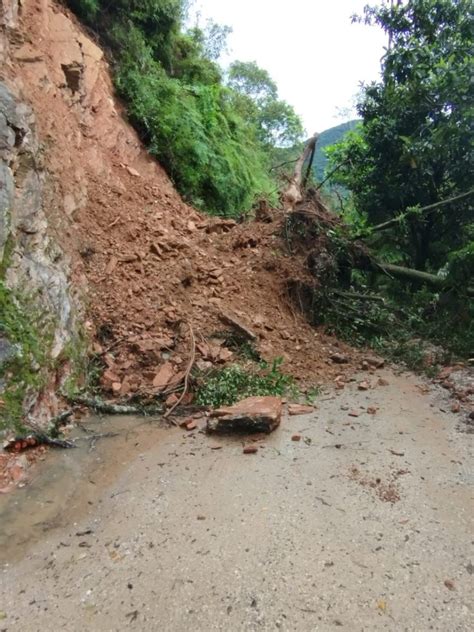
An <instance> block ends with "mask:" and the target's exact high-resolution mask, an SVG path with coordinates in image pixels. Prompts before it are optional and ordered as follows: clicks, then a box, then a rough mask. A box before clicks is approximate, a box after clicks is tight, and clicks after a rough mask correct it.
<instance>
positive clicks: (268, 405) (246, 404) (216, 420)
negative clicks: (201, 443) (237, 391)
mask: <svg viewBox="0 0 474 632" xmlns="http://www.w3.org/2000/svg"><path fill="white" fill-rule="evenodd" d="M281 409H282V402H281V399H280V398H279V397H271V396H267V397H248V398H247V399H244V400H242V401H241V402H238V403H237V404H235V405H234V406H224V407H222V408H218V409H217V410H214V411H212V412H211V417H210V419H208V421H207V431H208V432H211V433H212V432H216V433H221V434H229V433H233V432H236V433H255V432H265V433H269V432H272V430H275V428H276V427H277V426H278V425H279V424H280V421H281Z"/></svg>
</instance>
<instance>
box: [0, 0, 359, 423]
mask: <svg viewBox="0 0 474 632" xmlns="http://www.w3.org/2000/svg"><path fill="white" fill-rule="evenodd" d="M15 7H16V3H15V2H13V0H11V2H10V8H11V11H10V14H9V16H10V17H9V22H8V26H7V27H6V28H5V29H4V30H3V35H2V37H3V46H2V51H3V61H4V64H3V71H2V80H3V87H2V90H3V91H4V92H3V94H4V95H5V96H4V100H3V102H2V108H3V110H2V112H3V113H4V115H5V116H6V117H7V119H6V120H7V126H6V128H5V134H6V135H9V134H10V133H13V134H14V131H13V132H12V130H16V129H20V130H22V131H21V133H19V134H17V144H16V145H14V146H12V149H11V151H10V153H9V154H8V155H5V156H4V165H5V167H6V170H4V172H2V173H5V174H6V175H7V177H8V180H7V182H6V183H5V187H6V189H7V190H9V189H11V187H12V183H13V186H14V187H15V189H16V192H17V193H16V196H15V199H14V201H13V203H12V204H11V205H10V207H8V206H6V207H4V208H3V210H2V213H3V215H2V219H3V224H2V225H5V226H6V227H7V228H6V238H5V239H4V243H6V244H7V245H8V248H5V249H4V252H3V260H2V268H1V269H2V287H3V288H4V292H5V293H4V299H3V300H4V304H3V305H4V309H7V310H9V312H10V313H11V319H10V320H9V321H7V322H6V323H5V322H4V323H3V334H2V335H3V336H4V337H5V336H6V338H3V339H4V340H5V341H6V342H5V344H7V345H10V346H9V348H10V350H11V353H12V354H13V356H12V358H11V359H10V360H9V361H8V362H7V363H6V364H4V369H3V379H4V382H3V384H4V385H3V393H2V401H3V406H2V407H1V408H0V413H1V414H2V418H3V420H4V421H3V425H4V427H5V424H6V427H8V426H9V425H11V424H12V423H13V422H17V421H20V420H21V418H22V417H24V418H26V419H29V420H32V421H33V420H34V421H38V420H40V421H43V422H46V421H47V420H48V419H49V418H50V417H51V416H52V415H54V414H55V413H56V412H57V411H58V409H60V407H61V405H62V404H61V399H60V398H59V399H58V397H57V393H58V391H59V390H64V389H68V390H69V391H71V390H76V389H78V388H81V386H84V385H85V382H84V380H86V379H87V378H88V376H89V375H90V371H91V369H90V366H89V360H88V358H89V355H90V354H91V353H92V354H93V355H94V358H95V361H96V363H98V364H96V366H98V367H99V368H100V371H101V372H103V371H105V374H104V377H103V379H102V387H103V388H104V389H105V392H106V393H107V394H108V395H115V396H116V397H122V398H127V397H130V396H131V395H134V396H137V395H139V394H142V395H144V396H148V397H149V396H153V395H154V394H156V393H157V392H159V391H160V389H159V388H158V387H157V386H156V384H157V383H158V382H159V381H160V379H159V378H157V376H158V375H159V374H160V372H161V371H164V372H165V373H166V372H168V374H169V375H168V379H169V380H170V379H171V377H173V379H174V380H175V381H176V384H179V383H180V382H181V381H182V379H183V371H184V368H185V367H186V365H187V363H188V362H189V348H190V339H189V331H190V328H192V329H193V331H194V335H195V336H196V337H197V339H198V340H199V341H200V342H201V343H202V345H203V346H201V347H200V351H199V354H200V356H201V359H202V361H203V362H204V364H202V367H203V368H206V367H207V368H209V367H212V366H213V365H214V364H216V363H217V364H218V363H221V362H224V361H228V360H229V359H231V358H233V357H234V352H233V351H232V350H225V349H224V348H222V342H220V341H219V339H218V338H216V334H219V333H222V332H223V331H226V325H225V323H224V322H223V314H225V313H227V312H229V311H231V312H233V313H234V314H235V315H236V317H238V318H240V319H242V321H243V322H244V323H246V325H247V326H250V327H252V329H253V330H254V332H255V346H256V348H257V351H258V353H259V355H260V357H261V358H263V359H265V360H267V361H269V362H271V361H272V360H274V359H275V358H282V359H283V360H284V364H283V369H284V371H285V372H287V373H289V374H291V375H293V376H295V377H296V378H303V377H304V378H305V381H306V382H307V383H308V384H309V385H310V386H314V385H317V384H318V383H321V382H324V381H325V380H327V379H333V378H334V377H336V376H337V375H339V374H341V368H340V367H337V366H335V365H334V364H333V363H332V362H331V361H330V360H329V356H330V355H331V354H332V353H334V352H335V351H336V350H337V349H340V347H341V344H340V343H339V342H338V341H337V340H335V339H334V338H331V337H329V336H327V335H326V334H325V333H324V330H322V329H321V330H319V331H318V330H315V329H314V328H312V327H311V326H310V325H309V324H308V323H307V322H306V321H305V318H304V316H303V315H302V314H300V313H299V312H298V309H297V308H295V307H294V305H293V301H292V299H291V298H290V296H289V290H288V288H289V284H290V282H291V279H294V278H295V279H298V278H305V276H306V275H307V271H306V270H305V269H304V262H303V263H301V262H298V261H295V260H294V258H293V257H291V256H290V255H289V253H288V250H287V247H286V245H285V241H284V240H283V241H282V239H281V237H280V234H281V224H280V220H279V218H278V217H277V216H276V217H273V218H272V217H271V218H270V221H269V222H267V223H254V224H249V225H245V224H243V225H238V224H236V223H235V222H234V221H230V220H225V221H223V220H219V219H215V218H214V219H213V218H210V217H209V216H205V215H202V214H200V213H199V212H197V211H196V210H195V209H193V208H192V207H190V206H188V205H187V204H185V203H184V202H183V200H182V199H181V197H180V196H179V195H178V194H177V192H176V190H175V189H174V187H173V185H172V183H171V182H170V180H169V178H168V177H167V175H166V174H165V172H164V171H163V169H162V168H161V167H160V166H159V165H158V164H157V163H156V162H155V160H154V159H153V158H151V157H150V155H149V154H148V153H147V152H146V151H145V150H144V148H143V146H142V144H141V142H140V140H139V138H138V136H137V134H136V132H135V131H134V130H133V129H132V128H131V127H130V126H129V124H128V123H127V122H126V120H125V119H124V116H123V110H122V107H121V105H120V103H119V102H118V101H117V100H116V98H115V95H114V91H113V88H112V82H111V79H110V76H109V68H108V64H107V61H106V59H105V57H104V54H103V52H102V51H101V50H100V49H99V48H98V47H97V45H96V44H95V43H94V42H93V41H92V40H91V39H90V38H89V36H88V35H87V34H86V33H85V32H84V30H83V29H82V28H81V27H80V26H79V25H78V23H77V21H76V19H75V18H74V16H73V15H72V14H71V13H70V12H68V11H67V10H65V9H64V8H63V6H61V5H58V4H57V3H56V2H53V1H52V0H48V1H46V2H42V3H41V4H38V3H37V2H35V1H33V0H27V1H26V2H24V3H22V6H21V11H19V12H16V11H15V10H14V8H15ZM25 113H26V114H25ZM20 114H21V115H22V116H23V119H24V121H23V119H21V120H20V119H19V115H20ZM15 117H16V118H15ZM8 138H10V136H8ZM25 157H28V160H25ZM22 161H23V162H22ZM25 200H27V201H28V205H26V206H25ZM9 218H11V219H9ZM25 222H26V223H25ZM301 266H302V267H301ZM27 314H37V315H38V316H37V317H35V318H30V317H29V316H27ZM224 320H225V319H224ZM19 322H21V323H22V327H21V328H20V329H19V328H18V326H17V325H18V323H19ZM46 324H47V329H45V327H46ZM227 329H228V325H227ZM46 332H48V333H47V335H45V334H46ZM15 350H18V353H17V352H16V351H15ZM33 362H34V363H35V366H36V368H35V369H34V371H32V370H31V365H32V363H33ZM11 367H15V368H14V370H13V371H12V369H11ZM348 368H349V367H348V365H347V366H345V367H344V370H343V371H342V373H343V372H344V371H345V370H346V369H348Z"/></svg>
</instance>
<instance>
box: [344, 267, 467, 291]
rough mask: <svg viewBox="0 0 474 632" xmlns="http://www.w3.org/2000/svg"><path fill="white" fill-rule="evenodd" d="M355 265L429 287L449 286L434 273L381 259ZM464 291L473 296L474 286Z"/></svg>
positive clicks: (443, 287) (444, 287)
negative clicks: (384, 261)
mask: <svg viewBox="0 0 474 632" xmlns="http://www.w3.org/2000/svg"><path fill="white" fill-rule="evenodd" d="M356 267H360V268H361V269H370V270H373V271H374V272H379V273H383V274H386V275H388V276H391V277H395V278H396V279H401V280H407V281H414V282H416V283H420V284H423V283H424V284H426V285H429V286H430V287H434V288H437V289H440V290H444V289H446V290H447V289H449V288H450V287H451V285H450V283H449V281H448V280H446V279H444V278H443V277H439V276H437V275H436V274H430V273H429V272H422V271H421V270H414V269H413V268H405V267H403V266H397V265H394V264H393V263H383V262H382V261H372V262H371V264H370V266H369V267H367V265H365V264H363V265H361V266H358V265H357V264H356ZM465 292H466V294H467V295H468V296H473V297H474V288H471V287H467V288H465Z"/></svg>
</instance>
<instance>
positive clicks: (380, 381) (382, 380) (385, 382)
mask: <svg viewBox="0 0 474 632" xmlns="http://www.w3.org/2000/svg"><path fill="white" fill-rule="evenodd" d="M377 384H378V385H379V386H388V385H389V382H388V380H386V379H385V378H383V377H379V379H378V380H377Z"/></svg>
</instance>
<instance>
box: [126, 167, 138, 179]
mask: <svg viewBox="0 0 474 632" xmlns="http://www.w3.org/2000/svg"><path fill="white" fill-rule="evenodd" d="M127 171H128V173H129V174H130V175H131V176H134V177H135V178H139V177H140V174H139V173H138V171H137V170H136V169H134V168H133V167H127Z"/></svg>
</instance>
